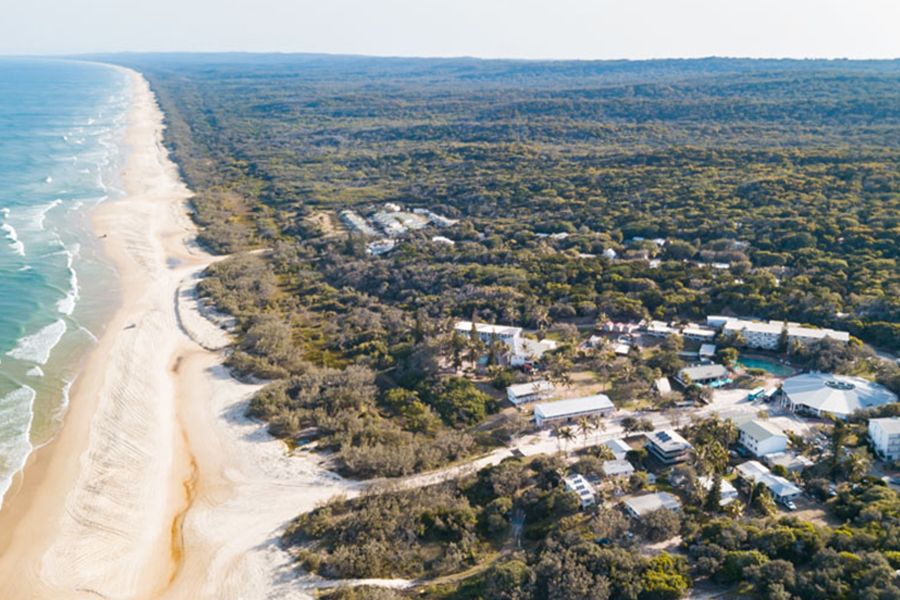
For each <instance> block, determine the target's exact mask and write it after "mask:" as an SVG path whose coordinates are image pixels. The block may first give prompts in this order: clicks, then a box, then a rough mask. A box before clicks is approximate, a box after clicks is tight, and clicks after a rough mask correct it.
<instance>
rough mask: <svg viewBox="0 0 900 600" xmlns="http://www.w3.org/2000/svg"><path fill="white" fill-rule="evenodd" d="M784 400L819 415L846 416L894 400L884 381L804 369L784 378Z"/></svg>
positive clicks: (797, 409)
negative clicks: (804, 370)
mask: <svg viewBox="0 0 900 600" xmlns="http://www.w3.org/2000/svg"><path fill="white" fill-rule="evenodd" d="M781 392H782V395H783V398H784V402H785V404H786V405H787V407H788V408H789V409H790V410H793V411H795V412H798V413H805V414H810V415H813V416H817V417H821V416H825V415H831V416H833V417H836V418H839V419H846V418H847V417H849V416H850V415H852V414H853V413H854V412H856V411H857V410H864V409H867V408H874V407H878V406H884V405H886V404H893V403H894V402H897V396H896V395H895V394H894V393H893V392H891V391H890V390H889V389H887V388H886V387H884V386H883V385H879V384H877V383H873V382H871V381H867V380H865V379H862V378H860V377H850V376H847V375H832V374H829V373H804V374H803V375H797V376H796V377H790V378H788V379H785V380H784V383H783V384H782V386H781Z"/></svg>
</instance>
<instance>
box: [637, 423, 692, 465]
mask: <svg viewBox="0 0 900 600" xmlns="http://www.w3.org/2000/svg"><path fill="white" fill-rule="evenodd" d="M646 436H647V452H648V453H650V455H651V456H653V457H654V458H656V459H657V460H658V461H659V462H661V463H663V464H666V465H672V464H675V463H678V462H682V461H685V460H687V458H688V454H689V453H690V451H691V449H692V448H693V446H691V444H690V442H688V441H687V440H686V439H684V438H683V437H682V436H681V434H679V433H678V432H677V431H675V430H674V429H665V430H659V431H654V432H652V433H648V434H646Z"/></svg>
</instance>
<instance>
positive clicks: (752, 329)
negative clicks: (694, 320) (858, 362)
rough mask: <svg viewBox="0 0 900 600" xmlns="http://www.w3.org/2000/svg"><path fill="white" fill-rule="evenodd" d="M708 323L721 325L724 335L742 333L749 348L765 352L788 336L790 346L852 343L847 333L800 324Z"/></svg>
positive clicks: (709, 320)
mask: <svg viewBox="0 0 900 600" xmlns="http://www.w3.org/2000/svg"><path fill="white" fill-rule="evenodd" d="M706 322H707V325H710V326H713V324H714V323H716V324H718V323H721V329H722V334H723V335H726V336H734V335H737V334H738V333H740V334H741V336H742V337H743V338H744V340H745V342H746V343H747V346H748V347H750V348H760V349H763V350H777V349H778V346H779V344H780V343H781V339H782V336H783V335H786V336H787V343H788V344H792V343H798V344H804V345H805V344H810V343H812V342H816V341H818V340H822V339H825V338H830V339H833V340H837V341H839V342H844V343H847V342H849V341H850V334H849V333H847V332H846V331H836V330H834V329H826V328H820V327H804V326H803V325H800V324H799V323H790V322H785V321H751V320H746V319H732V318H729V317H707V319H706Z"/></svg>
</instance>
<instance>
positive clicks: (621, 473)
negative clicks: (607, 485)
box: [601, 459, 634, 477]
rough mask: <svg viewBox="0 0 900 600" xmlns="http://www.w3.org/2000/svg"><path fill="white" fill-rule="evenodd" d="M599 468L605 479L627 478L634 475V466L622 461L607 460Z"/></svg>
mask: <svg viewBox="0 0 900 600" xmlns="http://www.w3.org/2000/svg"><path fill="white" fill-rule="evenodd" d="M601 468H602V469H603V474H604V475H605V476H606V477H628V476H630V475H631V474H632V473H634V465H632V464H631V463H630V462H628V461H627V460H624V459H621V460H619V459H617V460H607V461H605V462H604V463H603V466H602V467H601Z"/></svg>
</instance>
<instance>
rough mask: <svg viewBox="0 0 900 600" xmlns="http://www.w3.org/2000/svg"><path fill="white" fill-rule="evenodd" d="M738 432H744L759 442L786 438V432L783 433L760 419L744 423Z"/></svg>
mask: <svg viewBox="0 0 900 600" xmlns="http://www.w3.org/2000/svg"><path fill="white" fill-rule="evenodd" d="M738 430H740V431H742V432H744V433H745V434H746V435H748V436H750V437H751V438H753V439H754V440H756V441H757V442H761V441H763V440H767V439H769V438H772V437H776V436H778V437H784V432H783V431H781V429H779V428H778V427H777V426H775V425H773V424H772V423H769V422H768V421H761V420H758V419H753V420H752V421H747V422H746V423H742V424H741V425H739V426H738Z"/></svg>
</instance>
